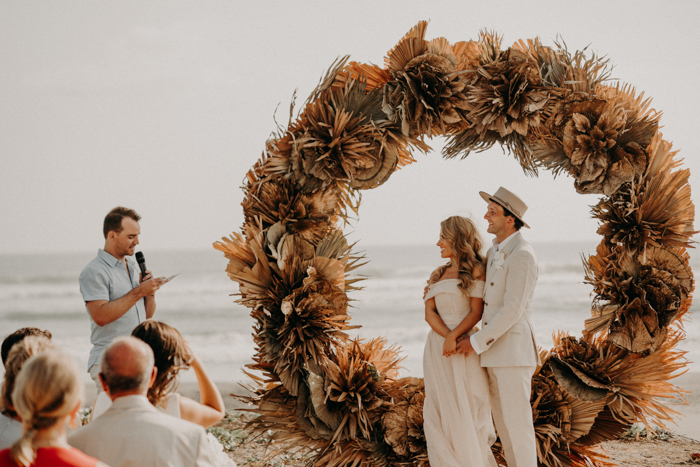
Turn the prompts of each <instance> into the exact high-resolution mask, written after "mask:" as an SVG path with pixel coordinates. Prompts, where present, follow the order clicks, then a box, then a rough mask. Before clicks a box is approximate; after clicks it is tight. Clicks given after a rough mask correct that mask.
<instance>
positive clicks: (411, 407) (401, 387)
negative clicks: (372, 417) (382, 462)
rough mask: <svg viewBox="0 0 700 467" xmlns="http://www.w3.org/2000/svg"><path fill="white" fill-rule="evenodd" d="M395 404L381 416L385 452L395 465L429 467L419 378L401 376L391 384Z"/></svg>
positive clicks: (421, 384) (422, 388)
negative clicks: (385, 444) (386, 448)
mask: <svg viewBox="0 0 700 467" xmlns="http://www.w3.org/2000/svg"><path fill="white" fill-rule="evenodd" d="M393 393H394V396H393V401H394V404H393V405H391V406H389V408H388V409H387V410H386V411H385V413H384V415H382V419H381V424H382V427H383V429H384V441H385V442H386V443H387V444H388V445H389V447H390V448H391V451H392V452H391V453H390V454H388V455H387V457H388V458H389V460H390V461H391V462H392V463H393V464H394V465H396V464H410V465H416V466H419V467H428V466H429V464H428V450H427V444H426V441H425V434H424V433H423V403H424V401H425V386H424V384H423V380H422V379H418V378H403V379H400V380H398V381H396V382H395V383H394V384H393Z"/></svg>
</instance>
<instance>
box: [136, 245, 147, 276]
mask: <svg viewBox="0 0 700 467" xmlns="http://www.w3.org/2000/svg"><path fill="white" fill-rule="evenodd" d="M136 262H137V263H139V269H141V274H142V276H141V277H146V259H145V258H144V257H143V253H141V252H140V251H137V252H136Z"/></svg>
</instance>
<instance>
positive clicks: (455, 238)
mask: <svg viewBox="0 0 700 467" xmlns="http://www.w3.org/2000/svg"><path fill="white" fill-rule="evenodd" d="M440 235H442V237H443V238H444V239H445V240H447V241H448V242H449V244H450V249H451V250H452V253H453V254H454V258H453V260H452V261H450V262H449V263H447V264H443V265H442V266H440V267H439V268H437V269H436V270H435V271H433V273H432V274H431V275H430V283H431V284H432V283H434V282H437V281H438V280H440V277H442V275H443V274H444V272H445V270H446V269H447V268H449V267H450V266H452V264H453V261H454V262H455V263H456V266H457V277H458V278H459V288H460V289H461V290H462V292H464V293H465V294H468V292H469V289H470V288H471V286H472V284H473V283H474V280H475V277H474V273H475V272H476V271H481V279H482V280H483V274H484V272H483V271H484V257H483V256H482V255H481V248H482V242H481V237H480V236H479V232H478V231H477V230H476V227H475V226H474V223H473V222H472V221H471V219H468V218H466V217H461V216H452V217H448V218H447V219H445V220H444V221H442V222H441V223H440Z"/></svg>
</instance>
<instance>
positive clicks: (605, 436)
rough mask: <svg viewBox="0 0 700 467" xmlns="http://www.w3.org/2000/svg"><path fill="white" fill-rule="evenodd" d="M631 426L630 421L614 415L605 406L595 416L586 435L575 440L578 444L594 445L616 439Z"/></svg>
mask: <svg viewBox="0 0 700 467" xmlns="http://www.w3.org/2000/svg"><path fill="white" fill-rule="evenodd" d="M631 426H632V422H631V421H624V420H621V419H620V418H619V417H616V416H615V415H614V414H613V413H612V411H611V410H610V408H609V407H605V408H604V409H603V410H602V411H601V412H600V413H599V414H598V416H597V417H596V419H595V422H594V423H593V426H592V427H591V429H590V431H589V432H588V434H587V435H585V436H581V437H580V438H578V439H577V440H576V444H577V445H579V446H595V445H597V444H600V443H603V442H605V441H610V440H613V439H618V438H620V437H621V436H622V434H623V433H624V432H625V431H626V430H627V429H629V428H630V427H631Z"/></svg>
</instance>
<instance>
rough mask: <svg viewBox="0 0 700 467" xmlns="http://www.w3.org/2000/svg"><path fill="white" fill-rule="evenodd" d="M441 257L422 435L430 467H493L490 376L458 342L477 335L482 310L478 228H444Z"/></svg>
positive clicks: (434, 284)
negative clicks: (426, 444) (443, 259)
mask: <svg viewBox="0 0 700 467" xmlns="http://www.w3.org/2000/svg"><path fill="white" fill-rule="evenodd" d="M437 245H438V246H439V247H440V254H441V256H442V257H443V258H447V259H449V262H448V263H447V264H444V265H442V266H440V267H439V268H437V269H436V270H435V271H433V273H432V274H431V275H430V280H429V281H428V287H427V289H426V290H427V293H426V295H425V299H424V300H425V320H426V321H427V322H428V324H429V325H430V327H431V331H430V333H429V334H428V340H427V342H426V343H425V352H424V354H423V373H424V379H425V403H424V406H423V418H424V430H425V437H426V440H427V443H428V458H429V460H430V465H431V466H432V467H447V466H450V467H451V466H454V467H482V466H492V467H495V466H496V465H497V464H496V461H495V459H494V457H493V454H492V453H491V445H492V444H493V443H494V441H495V440H496V435H495V432H494V429H493V422H492V419H491V407H490V404H489V388H488V381H487V375H486V371H485V370H484V369H483V368H481V366H480V364H479V356H478V355H477V354H475V353H472V354H470V355H469V356H465V355H464V354H461V353H457V352H456V346H457V339H458V338H459V337H460V336H462V335H464V334H467V335H471V334H473V333H474V332H476V331H477V330H478V328H477V326H476V323H478V322H479V320H481V314H482V312H483V308H484V302H483V299H482V296H483V291H484V277H485V264H484V258H483V257H482V256H481V245H482V243H481V239H480V238H479V233H478V232H477V230H476V227H475V226H474V223H473V222H472V221H471V220H469V219H467V218H465V217H459V216H453V217H450V218H448V219H446V220H444V221H442V223H441V224H440V240H439V241H438V242H437Z"/></svg>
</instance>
